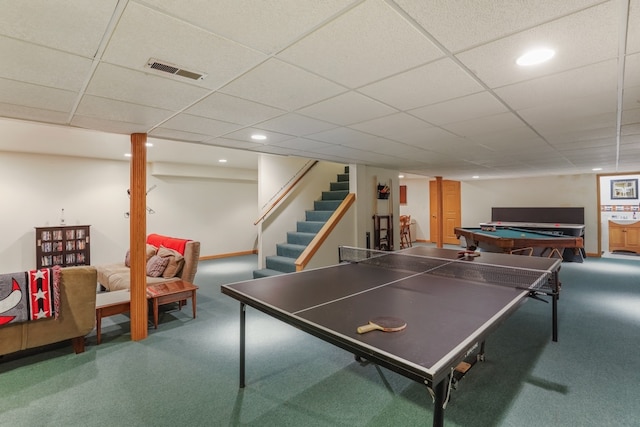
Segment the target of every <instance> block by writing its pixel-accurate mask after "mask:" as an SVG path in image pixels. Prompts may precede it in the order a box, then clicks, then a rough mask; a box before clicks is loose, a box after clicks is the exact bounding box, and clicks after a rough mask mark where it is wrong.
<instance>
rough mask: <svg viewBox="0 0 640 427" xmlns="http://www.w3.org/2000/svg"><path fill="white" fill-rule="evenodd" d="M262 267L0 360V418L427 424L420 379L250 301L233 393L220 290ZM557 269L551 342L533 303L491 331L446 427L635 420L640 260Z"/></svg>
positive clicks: (207, 270)
mask: <svg viewBox="0 0 640 427" xmlns="http://www.w3.org/2000/svg"><path fill="white" fill-rule="evenodd" d="M256 264H257V259H256V257H255V256H243V257H237V258H230V259H223V260H215V261H206V262H201V263H200V265H199V268H198V274H197V277H196V282H197V284H198V285H199V286H200V291H199V293H198V317H197V318H196V319H195V320H194V319H192V318H191V308H190V307H189V306H187V307H186V309H185V308H183V309H182V310H181V311H178V310H177V309H175V306H167V309H165V310H164V311H162V312H161V317H160V326H159V328H158V329H157V330H154V329H150V330H149V337H148V338H147V339H146V340H143V341H139V342H132V341H131V340H130V335H129V324H128V320H129V318H128V317H127V316H126V315H118V316H112V317H110V318H108V319H105V320H104V321H103V343H102V344H101V345H100V346H96V341H95V335H93V334H92V335H89V336H88V337H87V350H86V352H85V353H83V354H79V355H76V354H74V353H73V351H72V350H71V347H70V346H69V345H66V344H65V345H62V346H55V347H51V348H48V349H46V350H44V351H39V352H35V353H34V352H30V353H29V354H20V355H18V356H5V357H4V358H1V359H0V426H11V427H21V426H25V427H36V426H177V425H180V426H423V425H431V420H432V404H431V398H430V396H429V394H428V392H427V390H426V388H425V387H424V386H423V385H420V384H418V383H415V382H412V381H410V380H407V379H405V378H403V377H401V376H399V375H397V374H395V373H392V372H390V371H387V370H385V369H383V368H379V367H377V366H375V365H371V364H369V365H365V366H362V365H361V364H359V363H357V362H356V361H355V360H354V358H353V356H352V355H350V354H348V353H346V352H345V351H343V350H340V349H338V348H334V347H332V346H331V345H329V344H326V343H324V342H322V341H320V340H318V339H316V338H314V337H311V336H309V335H307V334H305V333H303V332H300V331H298V330H297V329H295V328H292V327H289V326H287V325H284V324H282V323H280V322H278V321H276V320H274V319H271V318H269V317H267V316H265V315H263V314H262V313H259V312H257V311H255V310H253V309H248V311H247V387H246V388H245V389H243V390H241V389H239V388H238V342H239V337H238V335H239V326H238V323H239V303H238V302H237V301H235V300H233V299H231V298H229V297H226V296H224V295H222V294H221V293H220V285H221V284H223V283H230V282H233V281H238V280H245V279H249V278H251V271H252V269H253V268H255V267H256ZM560 277H561V280H562V283H563V286H562V295H561V298H560V305H559V328H560V332H559V342H557V343H554V342H552V341H551V338H550V334H551V307H550V304H544V303H541V302H538V301H534V300H530V301H528V302H527V303H526V304H524V305H523V306H522V307H521V308H520V309H519V310H518V311H517V312H516V313H515V314H514V315H513V316H511V317H510V318H509V319H508V320H507V321H506V322H505V323H504V324H502V325H501V326H500V328H498V329H497V330H496V331H495V332H494V333H493V334H492V335H491V336H490V337H489V339H488V340H487V348H486V350H487V354H486V361H485V362H484V363H481V364H478V365H477V366H475V367H474V368H473V369H472V370H471V371H470V372H469V374H468V375H467V376H466V377H465V378H464V379H463V380H462V381H461V382H460V384H459V386H458V388H457V390H454V391H453V393H452V400H451V402H450V403H449V405H448V406H447V409H446V410H445V425H447V426H599V427H601V426H638V425H640V404H639V402H640V401H639V399H638V396H640V374H639V373H638V372H640V357H638V354H639V350H640V262H639V261H637V260H634V259H631V260H619V259H615V260H614V259H594V258H589V259H587V260H586V262H585V263H583V264H578V263H564V264H563V266H562V270H561V272H560ZM189 304H190V303H189ZM427 339H428V337H427ZM0 345H1V343H0Z"/></svg>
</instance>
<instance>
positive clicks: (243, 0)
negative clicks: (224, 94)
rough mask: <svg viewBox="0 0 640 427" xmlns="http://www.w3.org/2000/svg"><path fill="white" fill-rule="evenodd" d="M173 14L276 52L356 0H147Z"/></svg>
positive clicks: (258, 47)
mask: <svg viewBox="0 0 640 427" xmlns="http://www.w3.org/2000/svg"><path fill="white" fill-rule="evenodd" d="M145 3H148V4H150V5H153V6H155V7H157V8H159V9H162V10H163V11H166V12H168V13H169V14H171V15H174V16H177V17H179V18H181V19H184V20H185V21H188V22H192V23H193V24H195V25H197V26H199V27H201V28H204V29H207V30H209V31H211V32H213V33H216V34H219V35H221V36H223V37H225V38H228V39H230V40H235V41H236V42H238V43H241V44H243V45H245V46H249V47H251V48H254V49H258V50H260V51H262V52H264V53H275V52H277V51H278V50H280V49H281V48H283V47H284V46H286V45H287V44H288V43H290V42H292V41H294V40H296V39H297V38H299V37H300V36H301V35H303V34H305V33H307V32H308V29H309V28H314V27H315V26H317V25H320V24H321V23H322V22H324V21H325V20H327V19H328V18H330V17H332V16H333V15H335V14H337V13H339V12H340V11H341V10H342V9H344V8H345V7H347V6H349V5H350V4H351V3H353V0H323V1H317V0H277V1H260V2H256V1H253V0H231V1H217V2H216V4H215V5H216V7H207V6H209V5H210V4H211V2H210V1H209V0H188V1H185V0H182V1H180V2H176V1H174V0H145Z"/></svg>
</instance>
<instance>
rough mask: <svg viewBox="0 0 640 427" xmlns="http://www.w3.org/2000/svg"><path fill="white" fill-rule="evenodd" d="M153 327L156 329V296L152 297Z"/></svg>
mask: <svg viewBox="0 0 640 427" xmlns="http://www.w3.org/2000/svg"><path fill="white" fill-rule="evenodd" d="M153 327H154V329H158V298H154V299H153Z"/></svg>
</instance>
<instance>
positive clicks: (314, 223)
mask: <svg viewBox="0 0 640 427" xmlns="http://www.w3.org/2000/svg"><path fill="white" fill-rule="evenodd" d="M348 194H349V166H345V168H344V173H341V174H338V178H337V181H336V182H332V183H330V184H329V191H323V192H322V197H321V199H320V200H316V201H314V202H313V210H307V211H305V220H304V221H298V222H297V223H296V231H289V232H287V241H286V242H285V243H278V244H277V245H276V255H272V256H268V257H266V259H265V261H266V262H265V268H263V269H260V270H254V271H253V278H254V279H257V278H260V277H267V276H275V275H278V274H284V273H294V272H295V271H296V260H297V259H298V257H299V256H300V254H302V252H303V251H304V250H305V249H306V247H307V245H309V243H311V241H312V240H313V238H314V237H315V236H316V234H317V233H318V232H319V231H320V229H321V228H322V227H323V226H324V224H325V223H326V222H327V220H328V219H329V217H331V215H332V214H333V212H334V211H335V210H336V209H337V208H338V206H340V204H341V203H342V201H343V200H344V198H345V197H347V195H348Z"/></svg>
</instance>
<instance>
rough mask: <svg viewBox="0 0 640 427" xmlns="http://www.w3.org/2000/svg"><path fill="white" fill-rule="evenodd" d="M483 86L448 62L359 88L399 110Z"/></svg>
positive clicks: (451, 62) (434, 64)
mask: <svg viewBox="0 0 640 427" xmlns="http://www.w3.org/2000/svg"><path fill="white" fill-rule="evenodd" d="M482 90H483V87H482V86H481V85H480V84H478V82H477V81H475V80H474V79H473V77H471V76H470V75H469V74H468V73H467V72H466V71H464V70H463V69H461V68H460V67H459V66H458V65H456V63H455V62H453V61H452V60H451V59H448V58H447V59H441V60H439V61H436V62H433V63H430V64H427V65H423V66H421V67H418V68H415V69H413V70H410V71H406V72H404V73H401V74H398V75H395V76H393V77H389V78H387V79H385V80H382V81H379V82H376V83H373V84H371V85H369V86H365V87H363V88H361V89H359V91H360V92H362V93H364V94H367V95H369V96H371V97H373V98H375V99H378V100H380V101H382V102H384V103H386V104H389V105H391V106H393V107H396V108H398V109H399V110H409V109H412V108H417V107H421V106H423V105H430V104H435V103H437V102H441V101H446V100H448V99H453V98H458V97H460V96H464V95H469V94H472V93H475V92H480V91H482Z"/></svg>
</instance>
